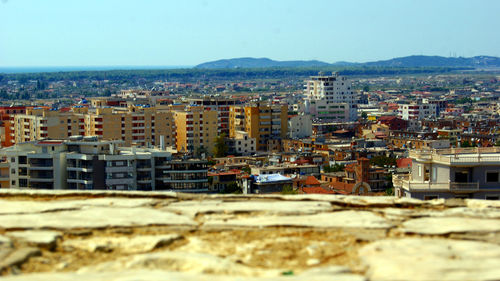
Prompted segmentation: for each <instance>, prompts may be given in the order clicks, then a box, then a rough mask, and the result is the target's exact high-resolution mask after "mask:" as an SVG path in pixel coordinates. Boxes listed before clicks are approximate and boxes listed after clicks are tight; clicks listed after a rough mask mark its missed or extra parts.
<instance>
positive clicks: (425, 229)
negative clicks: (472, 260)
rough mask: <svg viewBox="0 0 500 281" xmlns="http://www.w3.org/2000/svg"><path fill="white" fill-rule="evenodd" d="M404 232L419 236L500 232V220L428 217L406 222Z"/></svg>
mask: <svg viewBox="0 0 500 281" xmlns="http://www.w3.org/2000/svg"><path fill="white" fill-rule="evenodd" d="M402 231H404V232H407V233H417V234H433V235H439V234H448V233H462V232H496V231H500V220H490V219H478V218H461V217H426V218H418V219H412V220H409V221H406V222H404V223H403V228H402Z"/></svg>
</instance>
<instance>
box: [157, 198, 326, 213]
mask: <svg viewBox="0 0 500 281" xmlns="http://www.w3.org/2000/svg"><path fill="white" fill-rule="evenodd" d="M166 209H167V210H170V211H175V212H181V213H183V214H189V215H191V216H194V215H196V214H199V213H240V212H264V213H267V214H287V215H290V214H314V213H318V212H325V211H330V210H331V209H332V207H331V205H330V204H329V203H327V202H311V201H297V202H293V201H292V202H286V201H278V202H276V201H260V202H259V201H257V202H252V204H248V201H240V202H223V201H218V200H211V201H182V202H176V203H172V204H170V205H169V206H168V207H166Z"/></svg>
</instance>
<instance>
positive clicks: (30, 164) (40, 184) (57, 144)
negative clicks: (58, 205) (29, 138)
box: [0, 140, 66, 189]
mask: <svg viewBox="0 0 500 281" xmlns="http://www.w3.org/2000/svg"><path fill="white" fill-rule="evenodd" d="M64 151H65V145H64V143H63V141H58V140H46V141H35V142H26V143H23V144H21V145H15V146H11V147H7V148H3V149H2V150H0V155H1V156H2V157H3V158H4V159H5V161H6V162H4V163H8V166H9V169H10V171H9V173H8V176H9V187H10V188H34V189H63V188H64V187H65V186H66V169H65V166H66V154H65V153H63V152H64Z"/></svg>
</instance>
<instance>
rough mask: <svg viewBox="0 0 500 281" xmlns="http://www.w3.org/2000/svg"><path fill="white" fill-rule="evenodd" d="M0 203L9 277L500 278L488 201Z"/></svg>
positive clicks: (166, 196)
mask: <svg viewBox="0 0 500 281" xmlns="http://www.w3.org/2000/svg"><path fill="white" fill-rule="evenodd" d="M0 197H2V200H0V233H1V235H0V262H1V264H0V265H1V268H3V270H1V271H0V274H2V275H3V276H2V277H6V280H73V281H78V280H128V281H131V280H365V279H368V280H387V279H389V280H412V279H415V280H471V279H472V280H498V279H500V277H499V275H498V271H499V269H497V268H498V264H500V261H499V259H500V257H499V253H500V249H499V247H500V240H499V239H500V205H498V204H497V202H492V201H480V200H454V201H453V200H451V201H450V200H448V201H445V200H431V201H419V200H415V199H407V198H394V197H357V196H345V195H338V196H327V195H304V196H301V195H298V196H297V195H259V196H254V195H234V194H232V195H213V194H212V195H209V194H204V195H197V194H175V193H168V192H130V191H127V192H125V191H91V192H86V191H47V190H45V191H40V192H39V191H35V190H27V191H23V190H15V191H3V190H0ZM56 231H57V232H56ZM429 236H432V237H434V238H431V237H429ZM435 236H439V237H441V238H439V239H438V238H436V237H435ZM389 237H392V238H391V239H389ZM396 238H397V239H396ZM47 245H50V246H49V247H50V248H49V249H50V251H47V250H46V248H47ZM27 246H31V247H34V248H26V247H27ZM42 248H45V249H42ZM360 249H361V250H360ZM40 253H42V255H41V256H37V257H32V256H33V255H38V254H40ZM30 257H31V258H30ZM58 271H64V272H58ZM36 272H46V273H40V274H33V275H32V274H31V273H36ZM353 272H355V273H353ZM16 274H19V275H18V276H13V275H16Z"/></svg>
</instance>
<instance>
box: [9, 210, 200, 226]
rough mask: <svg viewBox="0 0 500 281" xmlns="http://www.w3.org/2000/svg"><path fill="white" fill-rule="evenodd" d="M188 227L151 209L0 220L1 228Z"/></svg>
mask: <svg viewBox="0 0 500 281" xmlns="http://www.w3.org/2000/svg"><path fill="white" fill-rule="evenodd" d="M152 224H156V225H188V226H194V225H196V223H195V222H194V221H193V220H191V219H190V218H188V217H185V216H180V215H177V214H173V213H169V212H163V211H159V210H156V209H152V208H145V207H137V208H123V207H112V208H111V207H83V208H82V209H80V210H73V211H60V212H49V213H40V214H21V215H3V216H0V226H1V227H3V228H7V229H9V228H25V229H30V228H54V229H68V228H102V227H117V226H139V225H152Z"/></svg>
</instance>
